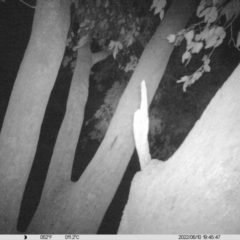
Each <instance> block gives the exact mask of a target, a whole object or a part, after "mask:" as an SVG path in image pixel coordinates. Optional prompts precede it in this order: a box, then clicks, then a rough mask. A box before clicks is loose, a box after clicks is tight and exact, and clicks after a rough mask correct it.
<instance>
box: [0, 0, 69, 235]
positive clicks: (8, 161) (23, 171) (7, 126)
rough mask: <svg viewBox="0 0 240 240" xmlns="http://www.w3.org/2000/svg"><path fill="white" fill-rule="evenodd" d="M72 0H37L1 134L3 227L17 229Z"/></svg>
mask: <svg viewBox="0 0 240 240" xmlns="http://www.w3.org/2000/svg"><path fill="white" fill-rule="evenodd" d="M69 23H70V13H69V3H68V1H67V0H65V1H64V0H57V1H53V0H51V1H40V0H39V1H37V6H36V12H35V16H34V21H33V27H32V33H31V37H30V40H29V44H28V47H27V49H26V52H25V55H24V58H23V61H22V63H21V66H20V69H19V72H18V75H17V78H16V81H15V84H14V88H13V91H12V95H11V98H10V102H9V106H8V109H7V112H6V115H5V119H4V123H3V127H2V131H1V136H0V190H1V195H0V233H14V232H15V231H16V224H17V217H18V213H19V209H20V204H21V199H22V195H23V191H24V188H25V184H26V181H27V178H28V175H29V171H30V168H31V165H32V161H33V158H34V154H35V151H36V147H37V142H38V138H39V132H40V127H41V123H42V120H43V116H44V113H45V109H46V105H47V102H48V99H49V96H50V93H51V90H52V88H53V85H54V82H55V79H56V76H57V73H58V70H59V66H60V64H61V61H62V57H63V54H64V50H65V42H66V38H67V32H68V28H69Z"/></svg>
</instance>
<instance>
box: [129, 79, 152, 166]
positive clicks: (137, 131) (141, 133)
mask: <svg viewBox="0 0 240 240" xmlns="http://www.w3.org/2000/svg"><path fill="white" fill-rule="evenodd" d="M148 130H149V118H148V102H147V88H146V83H145V81H144V80H143V81H142V83H141V104H140V108H139V109H138V110H137V111H136V112H135V113H134V118H133V134H134V140H135V144H136V149H137V153H138V157H139V162H140V167H141V170H143V169H144V168H145V167H146V166H147V165H148V164H149V163H150V161H151V155H150V153H149V145H148Z"/></svg>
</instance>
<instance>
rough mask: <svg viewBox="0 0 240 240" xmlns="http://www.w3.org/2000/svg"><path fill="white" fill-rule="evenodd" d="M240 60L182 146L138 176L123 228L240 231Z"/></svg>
mask: <svg viewBox="0 0 240 240" xmlns="http://www.w3.org/2000/svg"><path fill="white" fill-rule="evenodd" d="M239 76H240V65H239V66H238V67H237V68H236V70H235V71H234V72H233V74H232V75H231V76H230V78H229V79H228V80H227V82H225V84H224V85H223V87H222V88H221V89H220V90H219V91H218V93H217V94H216V96H215V97H214V98H213V99H212V101H211V102H210V104H209V105H208V107H207V108H206V110H205V111H204V113H203V115H202V117H201V119H200V120H199V121H198V122H197V123H196V124H195V126H194V128H193V129H192V131H191V132H190V133H189V135H188V137H187V138H186V139H185V141H184V142H183V144H182V146H181V147H180V148H179V149H178V150H177V152H176V153H175V154H174V155H173V156H172V157H171V158H170V159H169V160H168V161H167V162H164V163H162V162H159V161H156V160H152V161H151V163H150V164H149V165H148V166H147V167H146V168H145V169H144V171H141V172H139V173H137V174H136V175H135V177H134V179H133V181H132V185H131V190H130V195H129V200H128V203H127V205H126V207H125V210H124V215H123V217H122V220H121V224H120V228H119V231H118V233H119V234H144V233H145V234H186V233H188V234H240V224H239V223H240V188H239V186H240V161H239V156H240V125H239V122H240V104H239V102H240V95H239V91H240V82H239Z"/></svg>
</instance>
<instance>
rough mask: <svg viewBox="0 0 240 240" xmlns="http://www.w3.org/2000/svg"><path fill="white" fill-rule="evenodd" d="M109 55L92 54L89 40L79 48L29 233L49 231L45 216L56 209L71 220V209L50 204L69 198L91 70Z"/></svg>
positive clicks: (102, 52)
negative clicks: (66, 209) (63, 209)
mask: <svg viewBox="0 0 240 240" xmlns="http://www.w3.org/2000/svg"><path fill="white" fill-rule="evenodd" d="M109 54H110V52H108V51H105V50H103V51H100V52H98V53H94V54H93V53H92V52H91V49H90V44H89V43H86V44H85V45H84V46H83V47H81V48H79V49H78V54H77V61H76V67H75V69H74V74H73V77H72V82H71V87H70V91H69V97H68V102H67V110H66V114H65V116H64V120H63V122H62V125H61V128H60V130H59V133H58V137H57V141H56V144H55V148H54V152H53V156H52V159H51V164H50V167H49V170H48V175H47V179H46V181H45V185H44V190H43V193H42V197H41V202H40V204H39V207H38V209H37V211H36V213H35V215H34V218H33V220H32V222H31V224H30V226H29V228H28V232H38V233H41V232H42V231H44V232H45V231H48V230H47V229H49V232H51V231H52V229H51V228H52V226H51V222H52V218H51V217H50V216H48V214H47V219H45V217H46V213H48V212H50V213H51V215H52V216H53V215H54V214H55V212H57V213H59V212H60V213H61V214H65V215H64V216H65V220H66V221H69V223H70V222H71V221H72V219H71V213H70V212H68V213H64V212H62V211H59V210H56V209H55V208H54V211H53V205H52V204H53V202H54V201H56V199H58V197H59V196H60V199H59V200H58V204H57V205H60V206H62V205H63V206H64V205H65V204H66V203H67V201H68V196H69V194H71V193H70V192H71V187H72V186H73V184H74V183H72V182H71V181H70V178H71V170H72V165H73V160H74V155H75V150H76V146H77V143H78V138H79V135H80V132H81V128H82V123H83V118H84V110H85V105H86V102H87V99H88V92H89V76H90V71H91V68H92V66H93V65H94V64H95V63H97V62H99V61H101V60H103V59H105V58H106V57H107V56H108V55H109ZM62 196H64V197H62ZM74 211H76V210H74ZM68 215H69V218H68V217H67V216H68ZM60 227H61V226H60Z"/></svg>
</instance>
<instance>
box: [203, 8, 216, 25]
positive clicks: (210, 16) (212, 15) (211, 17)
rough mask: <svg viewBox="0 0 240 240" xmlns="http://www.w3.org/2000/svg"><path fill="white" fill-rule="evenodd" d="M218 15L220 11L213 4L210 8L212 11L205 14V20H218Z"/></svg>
mask: <svg viewBox="0 0 240 240" xmlns="http://www.w3.org/2000/svg"><path fill="white" fill-rule="evenodd" d="M217 17H218V11H217V8H216V7H215V6H213V7H212V8H211V10H210V12H209V13H208V14H207V15H206V16H205V19H204V21H206V22H208V23H213V22H215V21H216V20H217Z"/></svg>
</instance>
